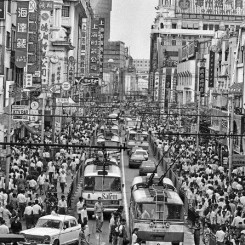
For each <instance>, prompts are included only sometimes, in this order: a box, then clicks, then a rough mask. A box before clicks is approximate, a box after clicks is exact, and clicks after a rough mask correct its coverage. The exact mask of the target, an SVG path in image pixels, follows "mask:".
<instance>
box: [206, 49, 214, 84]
mask: <svg viewBox="0 0 245 245" xmlns="http://www.w3.org/2000/svg"><path fill="white" fill-rule="evenodd" d="M214 62H215V53H214V52H213V51H212V50H211V51H210V53H209V79H208V87H209V88H213V87H214Z"/></svg>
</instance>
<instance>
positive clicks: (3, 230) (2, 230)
mask: <svg viewBox="0 0 245 245" xmlns="http://www.w3.org/2000/svg"><path fill="white" fill-rule="evenodd" d="M0 234H9V228H8V226H7V225H6V224H5V220H4V219H3V220H1V225H0Z"/></svg>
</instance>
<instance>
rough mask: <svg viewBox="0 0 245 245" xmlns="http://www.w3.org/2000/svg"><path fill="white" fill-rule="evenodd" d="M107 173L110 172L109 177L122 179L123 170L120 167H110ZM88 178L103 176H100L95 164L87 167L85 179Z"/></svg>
mask: <svg viewBox="0 0 245 245" xmlns="http://www.w3.org/2000/svg"><path fill="white" fill-rule="evenodd" d="M106 171H107V172H108V174H107V175H106V176H108V177H119V178H121V170H120V168H119V166H116V165H110V166H109V169H107V170H106ZM87 176H102V175H98V169H97V166H96V165H94V164H91V165H87V166H85V169H84V177H87Z"/></svg>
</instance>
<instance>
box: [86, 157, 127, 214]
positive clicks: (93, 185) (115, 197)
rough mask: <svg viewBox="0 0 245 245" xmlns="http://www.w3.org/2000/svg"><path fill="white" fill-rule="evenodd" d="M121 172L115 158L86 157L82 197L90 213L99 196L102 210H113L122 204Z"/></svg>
mask: <svg viewBox="0 0 245 245" xmlns="http://www.w3.org/2000/svg"><path fill="white" fill-rule="evenodd" d="M122 196H123V194H122V174H121V170H120V167H119V165H118V162H117V160H116V159H114V158H111V159H108V160H105V161H104V162H103V161H99V160H96V159H95V158H92V159H87V160H86V162H85V166H84V174H83V190H82V197H83V198H84V200H85V203H86V205H87V211H88V212H89V213H92V212H93V211H94V205H95V203H96V202H97V201H98V197H101V199H102V202H103V206H104V212H106V213H107V212H113V211H115V210H117V209H118V207H119V206H121V205H122Z"/></svg>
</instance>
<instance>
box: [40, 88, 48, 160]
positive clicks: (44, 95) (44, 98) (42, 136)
mask: <svg viewBox="0 0 245 245" xmlns="http://www.w3.org/2000/svg"><path fill="white" fill-rule="evenodd" d="M42 95H43V97H42V99H43V104H42V121H41V143H42V144H44V122H45V116H44V113H45V104H46V95H47V94H46V92H45V91H43V93H42ZM43 152H44V146H41V157H43Z"/></svg>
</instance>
